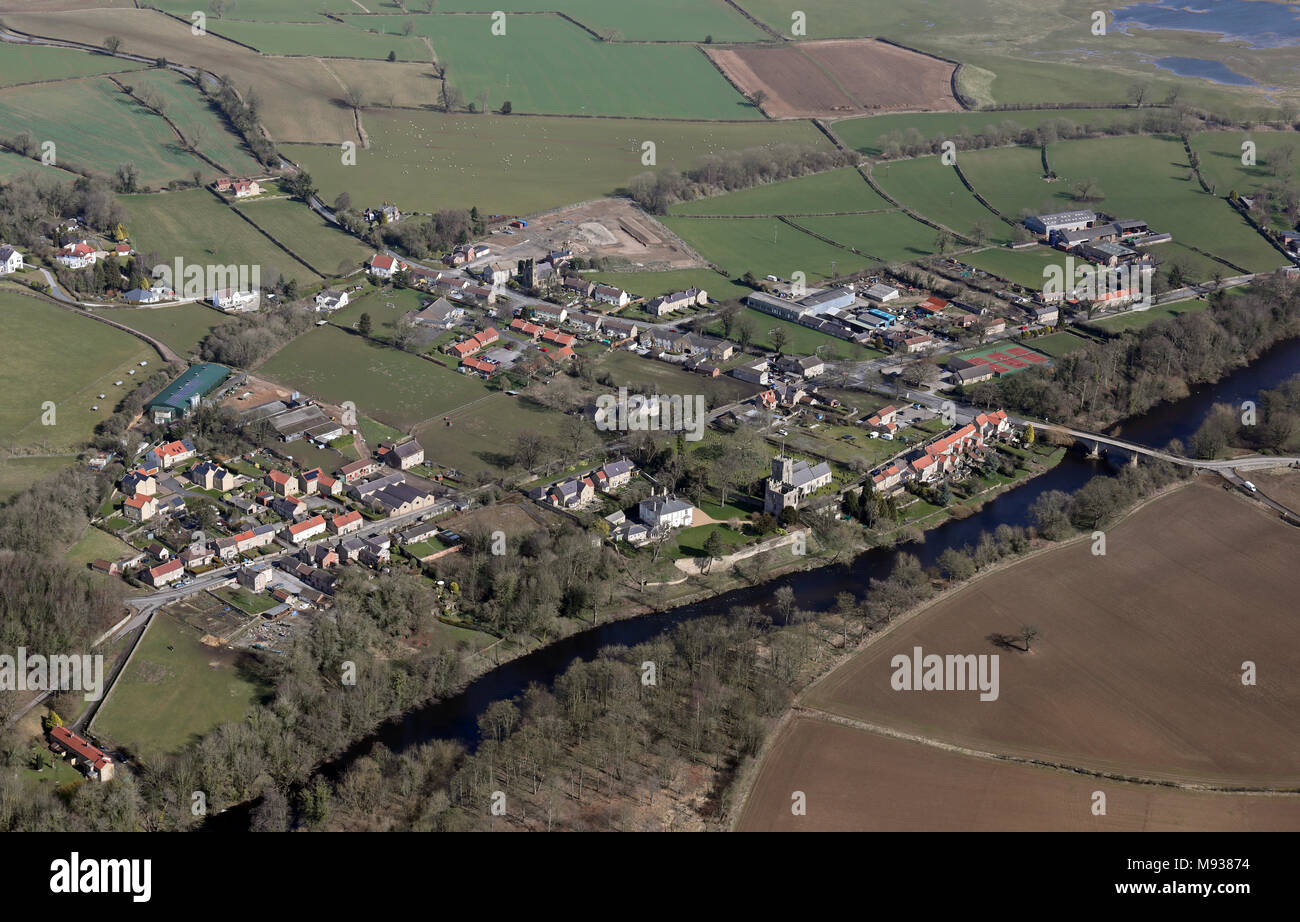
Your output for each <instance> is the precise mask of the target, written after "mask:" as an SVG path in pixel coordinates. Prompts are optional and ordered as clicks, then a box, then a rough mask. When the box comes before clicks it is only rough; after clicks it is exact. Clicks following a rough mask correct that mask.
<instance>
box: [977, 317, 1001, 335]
mask: <svg viewBox="0 0 1300 922" xmlns="http://www.w3.org/2000/svg"><path fill="white" fill-rule="evenodd" d="M981 325H982V326H983V329H984V333H985V335H986V336H996V335H997V334H999V333H1005V332H1006V331H1007V322H1006V321H1005V320H1003V319H1002V318H1001V317H985V318H984V320H983V322H982V324H981Z"/></svg>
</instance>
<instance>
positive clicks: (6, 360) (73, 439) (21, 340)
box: [0, 290, 158, 453]
mask: <svg viewBox="0 0 1300 922" xmlns="http://www.w3.org/2000/svg"><path fill="white" fill-rule="evenodd" d="M0 312H2V313H3V315H4V318H5V335H4V339H3V342H0V393H3V394H4V395H5V400H4V401H3V402H0V443H2V444H4V445H6V446H10V447H13V448H29V449H39V450H40V451H41V453H48V452H61V451H68V450H72V449H76V448H79V447H81V446H82V445H84V444H85V443H86V442H87V441H89V440H90V438H91V436H92V435H93V434H94V429H95V425H96V424H97V423H99V422H100V421H102V420H104V419H107V418H108V417H109V416H111V415H112V413H113V408H114V406H115V405H116V404H117V402H118V401H119V400H121V399H122V398H123V397H125V396H126V394H127V393H128V392H129V391H130V387H129V386H128V385H126V384H123V386H122V387H114V386H113V382H114V381H118V380H122V381H129V382H132V383H134V381H135V380H136V379H133V378H130V377H128V375H127V371H128V369H131V368H134V367H135V365H136V363H137V362H139V361H141V360H142V359H149V360H152V361H157V358H158V354H157V353H156V352H154V351H153V350H152V349H150V348H149V347H148V346H146V345H145V344H144V343H142V342H141V341H140V340H138V339H136V338H135V337H134V336H131V335H130V334H129V333H124V332H122V331H121V330H115V329H113V328H112V327H110V326H108V325H107V324H103V323H98V322H97V321H94V320H91V319H90V318H88V317H84V316H80V315H78V314H76V313H74V312H73V311H70V310H65V309H64V308H61V307H55V306H54V305H52V304H48V303H45V302H43V301H40V300H38V299H36V298H30V297H26V296H23V295H20V294H16V293H14V292H11V291H4V290H0ZM137 377H139V376H137ZM101 393H102V394H104V395H105V396H104V399H102V400H101V399H100V398H99V397H98V395H99V394H101ZM46 403H52V404H54V408H53V409H54V415H53V417H51V419H52V421H53V424H52V425H45V424H43V417H44V416H45V413H46V407H45V404H46ZM91 406H98V407H99V409H98V410H92V409H91Z"/></svg>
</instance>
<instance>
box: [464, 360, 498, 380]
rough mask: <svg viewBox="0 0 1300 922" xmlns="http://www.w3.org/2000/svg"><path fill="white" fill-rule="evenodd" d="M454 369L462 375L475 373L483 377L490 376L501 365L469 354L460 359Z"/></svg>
mask: <svg viewBox="0 0 1300 922" xmlns="http://www.w3.org/2000/svg"><path fill="white" fill-rule="evenodd" d="M456 370H457V371H459V372H460V373H461V374H464V375H468V374H475V373H477V374H480V375H482V376H483V377H485V378H490V377H492V376H493V375H494V374H496V373H497V372H498V371H500V370H501V366H500V365H498V364H497V363H496V362H493V361H490V360H488V359H481V358H478V357H477V356H473V355H471V356H468V357H466V358H463V359H461V360H460V365H459V367H457V369H456Z"/></svg>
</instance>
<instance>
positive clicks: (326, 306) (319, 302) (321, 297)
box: [316, 288, 348, 311]
mask: <svg viewBox="0 0 1300 922" xmlns="http://www.w3.org/2000/svg"><path fill="white" fill-rule="evenodd" d="M347 306H348V293H347V292H346V291H339V290H337V289H335V288H326V289H325V290H324V291H322V292H321V293H320V294H318V295H316V310H318V311H335V310H338V309H339V308H340V307H347Z"/></svg>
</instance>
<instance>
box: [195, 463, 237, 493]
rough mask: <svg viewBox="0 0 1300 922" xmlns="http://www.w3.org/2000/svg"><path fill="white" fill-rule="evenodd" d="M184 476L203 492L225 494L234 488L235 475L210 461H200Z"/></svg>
mask: <svg viewBox="0 0 1300 922" xmlns="http://www.w3.org/2000/svg"><path fill="white" fill-rule="evenodd" d="M186 476H187V477H188V478H189V479H190V482H191V483H194V484H196V485H198V486H200V487H202V488H203V489H205V490H218V491H220V492H222V493H225V492H226V491H227V490H233V489H234V488H235V481H236V478H235V475H234V474H232V473H230V471H228V470H226V469H225V468H224V467H222V466H221V465H219V464H215V463H213V462H212V461H200V462H199V463H198V464H196V465H194V466H193V467H192V468H190V469H189V472H188V473H187V474H186Z"/></svg>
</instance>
